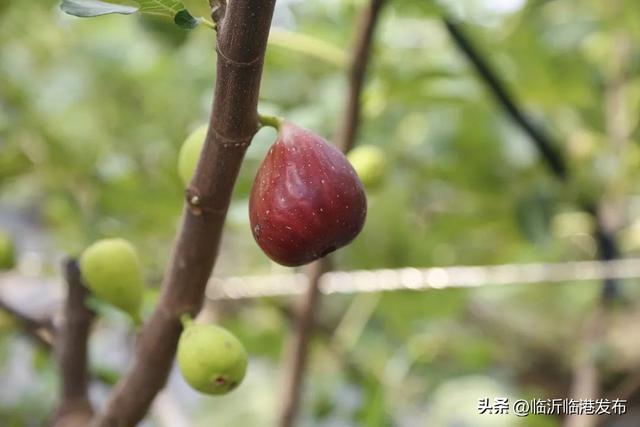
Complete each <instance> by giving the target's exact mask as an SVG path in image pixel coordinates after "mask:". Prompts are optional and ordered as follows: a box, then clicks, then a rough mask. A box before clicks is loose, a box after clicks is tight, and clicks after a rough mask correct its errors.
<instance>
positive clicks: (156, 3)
mask: <svg viewBox="0 0 640 427" xmlns="http://www.w3.org/2000/svg"><path fill="white" fill-rule="evenodd" d="M137 1H138V4H139V5H140V12H142V13H148V14H151V15H160V16H168V17H169V18H174V17H176V15H177V14H178V12H180V11H182V10H184V5H183V4H182V2H179V1H177V0H137ZM176 23H177V22H176Z"/></svg>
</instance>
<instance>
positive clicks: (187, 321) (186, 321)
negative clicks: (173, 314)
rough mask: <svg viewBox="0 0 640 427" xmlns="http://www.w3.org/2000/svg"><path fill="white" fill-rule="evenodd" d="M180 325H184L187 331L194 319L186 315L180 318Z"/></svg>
mask: <svg viewBox="0 0 640 427" xmlns="http://www.w3.org/2000/svg"><path fill="white" fill-rule="evenodd" d="M180 323H182V327H183V328H184V329H186V328H188V327H189V326H190V325H192V324H193V317H191V315H190V314H189V313H184V314H183V315H182V316H180Z"/></svg>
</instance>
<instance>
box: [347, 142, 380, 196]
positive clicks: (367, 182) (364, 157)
mask: <svg viewBox="0 0 640 427" xmlns="http://www.w3.org/2000/svg"><path fill="white" fill-rule="evenodd" d="M347 159H349V162H351V165H352V166H353V168H354V169H355V170H356V173H357V174H358V177H360V180H361V181H362V183H363V184H364V186H365V188H371V189H374V188H377V187H379V186H380V185H381V184H382V183H383V182H384V177H385V172H386V164H387V161H386V159H385V155H384V152H383V151H382V150H381V149H380V148H379V147H376V146H375V145H360V146H358V147H356V148H354V149H353V150H351V151H350V152H349V153H348V154H347Z"/></svg>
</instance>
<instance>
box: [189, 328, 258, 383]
mask: <svg viewBox="0 0 640 427" xmlns="http://www.w3.org/2000/svg"><path fill="white" fill-rule="evenodd" d="M177 360H178V367H179V368H180V373H181V374H182V376H183V378H184V379H185V381H187V383H188V384H189V385H190V386H191V387H193V388H194V389H195V390H197V391H199V392H201V393H205V394H213V395H220V394H226V393H229V392H230V391H231V390H234V389H235V388H236V387H237V386H238V385H240V383H241V382H242V380H243V379H244V376H245V373H246V371H247V364H248V360H249V356H248V355H247V351H246V350H245V348H244V346H243V345H242V343H241V342H240V341H239V340H238V339H237V338H236V337H235V335H233V334H232V333H231V332H229V331H228V330H226V329H224V328H222V327H220V326H216V325H206V324H195V323H192V324H190V325H189V326H187V327H186V328H185V329H184V331H182V334H181V335H180V340H179V341H178V353H177Z"/></svg>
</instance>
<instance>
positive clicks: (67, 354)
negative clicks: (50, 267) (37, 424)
mask: <svg viewBox="0 0 640 427" xmlns="http://www.w3.org/2000/svg"><path fill="white" fill-rule="evenodd" d="M63 268H64V274H65V279H66V281H67V289H68V290H67V299H66V301H65V305H64V313H63V317H64V318H63V322H62V326H61V327H60V331H59V333H58V336H57V338H56V341H55V352H56V357H57V360H58V366H59V371H60V377H61V381H60V385H61V390H60V403H59V405H58V408H57V409H56V411H55V414H54V416H53V421H52V423H51V425H52V426H55V427H75V426H77V427H80V426H86V425H87V424H88V423H89V421H90V419H91V416H92V414H93V410H92V408H91V403H90V402H89V398H88V395H87V384H88V382H89V371H88V363H87V346H88V341H89V333H90V330H91V322H92V320H93V317H94V313H93V312H92V311H91V310H90V309H89V308H88V307H87V306H86V305H85V298H86V296H87V294H88V291H87V288H85V287H84V285H83V284H82V279H81V277H80V269H79V268H78V263H77V261H76V260H75V259H68V260H66V261H65V262H64V265H63Z"/></svg>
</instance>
